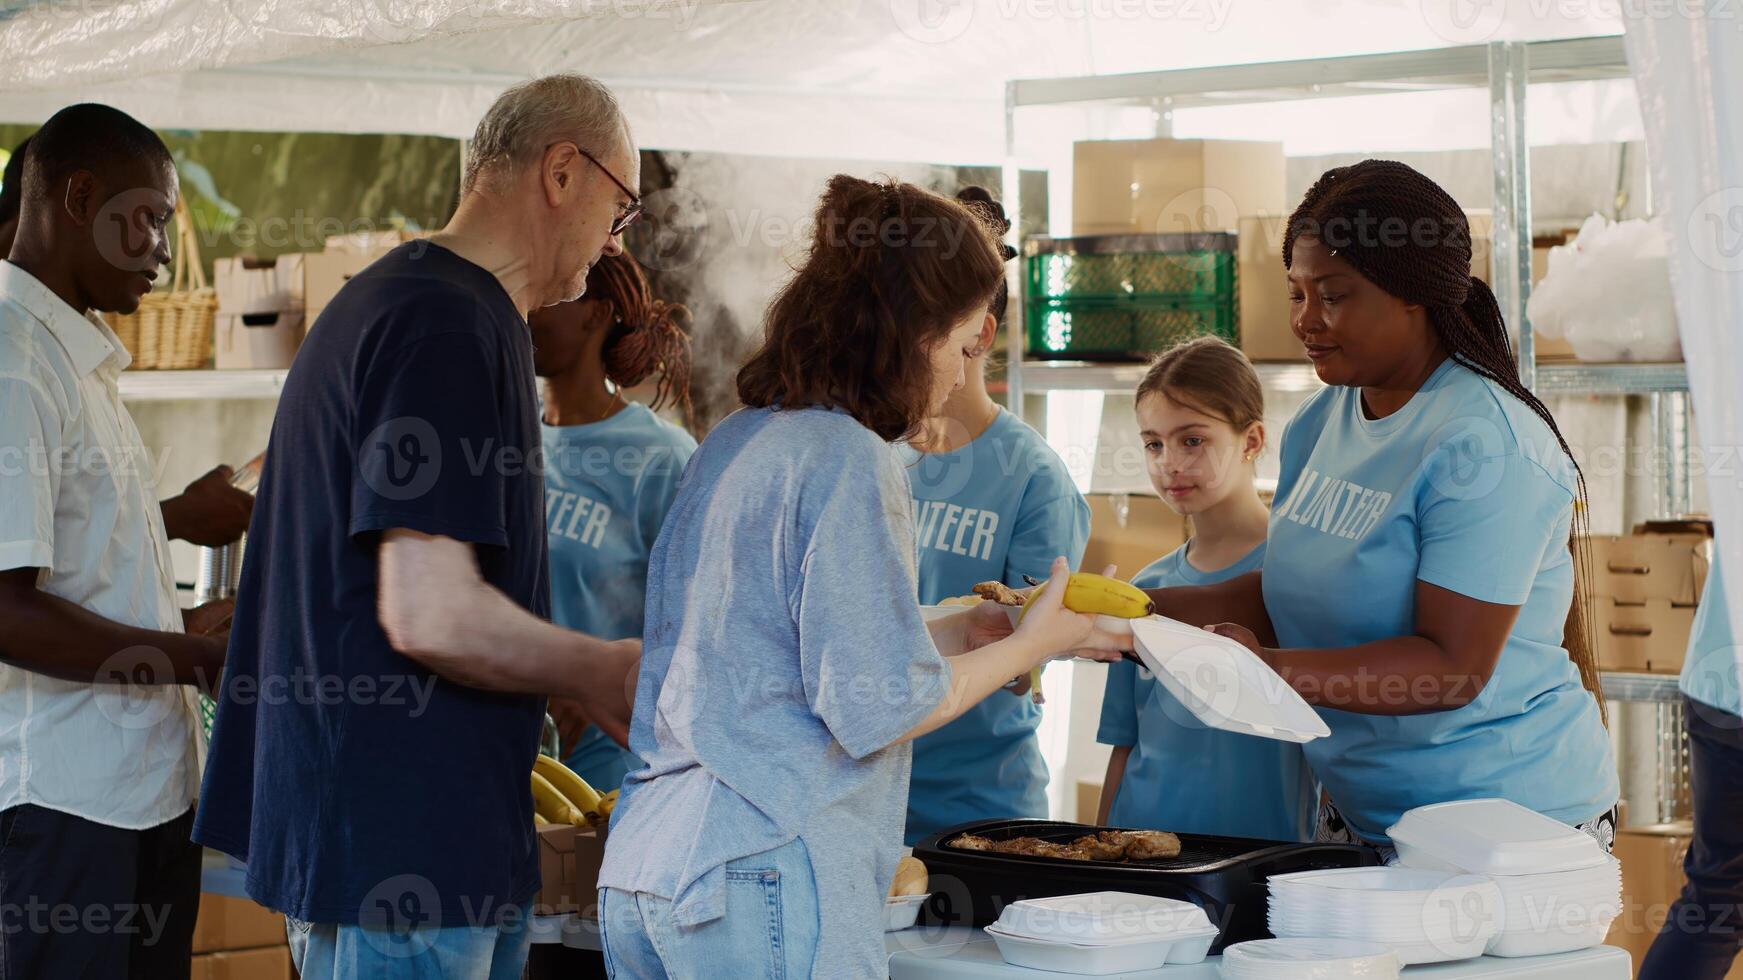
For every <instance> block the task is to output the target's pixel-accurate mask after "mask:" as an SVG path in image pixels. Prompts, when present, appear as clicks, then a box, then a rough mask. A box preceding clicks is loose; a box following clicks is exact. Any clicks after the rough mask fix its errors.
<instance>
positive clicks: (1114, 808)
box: [1096, 337, 1314, 840]
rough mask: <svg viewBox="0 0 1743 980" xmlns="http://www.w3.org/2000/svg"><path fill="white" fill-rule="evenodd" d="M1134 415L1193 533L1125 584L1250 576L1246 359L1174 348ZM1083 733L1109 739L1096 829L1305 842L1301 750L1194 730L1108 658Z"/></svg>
mask: <svg viewBox="0 0 1743 980" xmlns="http://www.w3.org/2000/svg"><path fill="white" fill-rule="evenodd" d="M1137 412H1138V430H1139V433H1140V435H1141V436H1142V438H1143V440H1144V455H1145V458H1146V459H1147V460H1148V463H1149V470H1150V482H1151V483H1152V484H1153V485H1154V486H1155V488H1156V493H1157V494H1158V495H1160V496H1161V498H1162V500H1163V501H1164V502H1166V503H1167V504H1168V506H1169V507H1170V508H1172V509H1173V510H1174V511H1175V513H1178V514H1183V515H1186V516H1189V517H1191V518H1192V524H1193V532H1194V533H1193V536H1192V539H1191V540H1190V541H1188V542H1187V543H1186V544H1183V545H1181V546H1180V547H1178V548H1176V549H1174V550H1173V551H1172V552H1170V553H1168V554H1167V555H1164V556H1163V557H1161V558H1158V559H1157V560H1156V561H1154V562H1152V563H1151V564H1150V565H1148V566H1146V567H1145V568H1144V570H1143V571H1141V572H1139V573H1138V574H1137V575H1134V576H1133V577H1132V584H1134V585H1136V586H1138V587H1139V588H1144V589H1160V588H1169V587H1171V586H1179V585H1214V584H1216V583H1218V582H1226V581H1228V580H1229V579H1232V578H1234V577H1236V576H1239V575H1245V574H1247V573H1248V572H1253V571H1257V570H1258V569H1259V567H1260V565H1261V563H1262V562H1263V561H1264V559H1265V531H1266V524H1267V523H1268V514H1267V511H1266V508H1265V503H1264V501H1262V500H1260V499H1259V492H1258V490H1257V489H1255V487H1254V486H1253V466H1254V461H1255V460H1256V459H1258V457H1259V454H1260V453H1261V452H1263V451H1264V449H1265V425H1264V421H1263V420H1264V417H1265V395H1264V389H1263V387H1261V385H1260V383H1259V376H1258V375H1257V374H1256V373H1254V371H1253V366H1252V365H1251V364H1249V363H1248V362H1247V358H1246V356H1245V355H1244V354H1242V353H1241V352H1240V351H1238V350H1236V349H1235V348H1233V347H1231V346H1229V345H1228V344H1227V343H1225V342H1223V341H1222V340H1220V339H1218V338H1216V337H1200V338H1198V339H1197V340H1190V341H1187V342H1185V343H1183V344H1179V345H1177V346H1176V347H1174V348H1172V349H1171V350H1169V351H1167V352H1166V353H1164V354H1162V355H1161V356H1160V357H1158V358H1157V359H1156V360H1155V361H1154V362H1153V363H1152V364H1151V365H1150V369H1149V370H1148V371H1146V372H1145V374H1144V377H1143V380H1141V381H1140V382H1139V383H1138V393H1137ZM1096 740H1097V741H1099V742H1102V743H1104V744H1107V745H1111V746H1113V747H1114V749H1113V754H1112V755H1111V756H1110V757H1109V759H1108V771H1107V778H1106V780H1105V781H1104V782H1103V784H1102V785H1103V789H1102V804H1101V812H1100V815H1099V816H1098V818H1097V823H1100V824H1103V825H1108V826H1115V827H1163V828H1167V829H1169V830H1172V831H1176V832H1180V833H1194V834H1221V835H1224V836H1229V837H1256V838H1261V839H1265V840H1311V839H1312V833H1313V828H1312V819H1313V813H1314V806H1313V779H1312V777H1311V776H1310V775H1309V773H1308V771H1307V765H1306V763H1305V762H1304V761H1303V759H1302V754H1301V747H1300V746H1299V745H1296V744H1294V743H1291V742H1279V741H1275V740H1273V739H1267V738H1259V737H1257V736H1254V735H1244V734H1240V733H1237V732H1224V731H1218V730H1216V729H1213V728H1209V727H1206V726H1205V725H1204V724H1203V723H1201V722H1200V721H1198V719H1196V718H1194V717H1193V716H1192V713H1191V712H1189V711H1187V710H1186V708H1185V706H1183V705H1182V704H1181V703H1180V702H1179V701H1177V700H1175V698H1174V697H1173V696H1172V695H1170V694H1169V693H1168V692H1167V691H1166V690H1165V689H1164V688H1163V687H1162V685H1161V684H1159V683H1158V682H1157V681H1156V678H1155V677H1154V676H1152V675H1151V673H1150V672H1149V671H1148V670H1146V669H1144V668H1143V667H1140V666H1138V665H1137V664H1134V663H1132V662H1130V661H1122V662H1120V663H1116V664H1111V665H1109V667H1108V679H1107V688H1106V692H1105V693H1104V694H1103V697H1102V709H1101V727H1100V729H1099V730H1098V731H1097V732H1096Z"/></svg>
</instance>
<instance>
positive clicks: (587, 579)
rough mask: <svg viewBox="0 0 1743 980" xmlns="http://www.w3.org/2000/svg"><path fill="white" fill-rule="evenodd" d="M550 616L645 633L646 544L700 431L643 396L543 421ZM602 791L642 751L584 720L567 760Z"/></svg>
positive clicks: (602, 631)
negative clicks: (597, 411)
mask: <svg viewBox="0 0 1743 980" xmlns="http://www.w3.org/2000/svg"><path fill="white" fill-rule="evenodd" d="M543 443H544V451H545V521H546V525H547V528H548V532H549V533H548V539H549V541H550V554H551V619H552V621H553V622H555V623H556V624H557V625H559V626H566V627H568V628H569V629H572V630H579V631H581V632H583V633H586V634H588V635H590V636H597V637H599V638H600V639H602V640H622V639H626V638H628V637H632V636H640V635H642V604H643V603H644V602H645V601H646V599H647V581H648V551H649V549H651V548H653V546H654V539H655V538H657V537H659V534H660V524H661V522H662V521H664V520H665V519H666V508H667V507H669V506H671V504H672V497H673V495H674V494H676V493H677V492H678V477H679V475H680V474H682V473H683V472H684V464H685V463H686V462H688V461H689V459H690V454H691V453H694V452H695V451H696V440H695V439H692V438H690V434H689V433H688V432H685V431H684V430H683V429H680V428H678V427H677V426H675V425H673V424H671V423H670V422H667V421H665V420H663V419H661V418H660V417H659V416H657V415H655V414H654V413H653V412H652V411H650V410H649V409H648V407H647V406H646V405H642V404H640V403H633V402H632V403H631V404H630V405H629V406H628V407H627V408H624V409H623V410H622V411H620V412H618V413H617V414H616V415H613V416H611V417H610V418H608V419H604V420H602V421H599V422H593V423H590V424H587V425H547V426H544V427H543ZM564 761H565V762H567V763H568V765H569V768H571V769H573V770H575V771H576V772H577V773H579V774H580V776H581V778H582V779H585V780H587V782H588V783H589V784H591V785H593V786H594V787H595V788H597V789H598V790H599V791H600V792H601V793H603V792H606V791H608V790H611V789H615V788H616V787H617V786H618V785H620V784H621V783H622V782H623V777H624V775H625V774H627V773H628V772H629V771H630V770H632V769H636V768H638V767H640V766H641V760H639V759H637V758H636V757H635V756H634V755H632V754H630V752H629V750H627V749H624V748H623V747H621V746H619V745H618V744H617V743H616V742H613V741H612V740H611V739H609V738H607V737H606V736H605V733H604V732H601V731H600V730H599V729H597V728H594V727H593V726H591V725H589V726H587V730H586V732H585V733H583V734H582V736H581V739H580V741H579V742H578V743H577V744H576V745H575V747H574V748H572V749H570V750H569V756H568V758H567V759H565V760H564Z"/></svg>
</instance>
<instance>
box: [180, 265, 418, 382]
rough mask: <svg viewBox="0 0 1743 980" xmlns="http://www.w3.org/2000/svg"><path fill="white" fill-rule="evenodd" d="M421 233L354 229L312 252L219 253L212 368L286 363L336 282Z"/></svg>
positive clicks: (275, 366) (277, 367) (281, 366)
mask: <svg viewBox="0 0 1743 980" xmlns="http://www.w3.org/2000/svg"><path fill="white" fill-rule="evenodd" d="M425 234H427V233H425V232H409V231H383V232H360V233H357V234H353V235H344V236H339V237H335V238H329V239H327V241H326V247H325V248H324V249H323V250H322V251H319V252H306V253H292V254H288V255H280V256H278V257H277V258H272V259H253V258H233V259H220V260H218V262H217V263H216V264H215V265H214V268H213V273H214V275H213V278H214V280H215V284H216V287H217V293H218V322H217V327H216V329H215V331H214V333H215V345H214V346H215V347H216V356H215V358H214V362H215V364H216V366H217V368H218V369H219V370H246V369H271V370H284V369H285V368H288V367H290V365H291V360H292V358H294V357H295V356H296V352H297V348H298V347H299V346H300V345H301V344H302V340H303V335H304V333H305V332H306V330H307V329H308V327H309V326H311V325H313V324H314V322H315V320H316V318H318V317H319V316H320V315H321V311H322V310H324V309H326V308H327V304H328V303H330V302H332V300H333V297H334V296H335V295H337V294H338V292H339V287H341V286H343V285H345V283H346V282H347V281H349V280H350V279H351V277H352V276H355V275H356V274H358V273H359V272H362V271H363V270H364V269H366V268H368V267H369V264H370V263H371V262H374V261H375V260H376V259H378V258H381V257H382V256H383V255H386V254H387V253H388V252H390V251H392V250H393V249H394V248H396V247H397V246H399V245H400V244H401V243H404V242H408V241H413V240H415V239H417V238H421V237H424V235H425Z"/></svg>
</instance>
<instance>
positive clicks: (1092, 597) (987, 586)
mask: <svg viewBox="0 0 1743 980" xmlns="http://www.w3.org/2000/svg"><path fill="white" fill-rule="evenodd" d="M1063 564H1064V560H1063V559H1060V560H1059V561H1058V562H1056V563H1055V566H1054V576H1053V578H1052V579H1050V580H1049V581H1048V582H1046V583H1034V584H1036V585H1039V586H1040V587H1039V588H1037V589H1036V590H1035V591H1034V592H1032V593H1030V594H1029V595H1028V596H1027V598H1026V599H1025V597H1024V596H1022V595H1021V594H1020V593H1016V592H1013V591H1012V590H1011V589H1009V588H1007V587H1005V586H1004V585H1003V584H1002V583H998V582H983V583H981V584H980V585H977V586H975V592H976V594H978V595H981V596H984V597H986V598H988V599H991V600H993V601H995V602H1000V603H1001V604H1005V605H1021V606H1022V607H1023V611H1022V612H1021V613H1019V614H1018V616H1017V624H1018V626H1019V627H1021V625H1022V623H1023V621H1024V619H1025V617H1027V616H1028V613H1029V610H1030V609H1032V608H1035V606H1036V605H1037V604H1038V603H1041V602H1042V601H1043V600H1042V597H1043V596H1044V595H1045V594H1046V593H1047V590H1048V589H1049V588H1050V587H1052V586H1053V583H1054V582H1058V581H1060V580H1061V578H1062V576H1061V574H1060V572H1061V571H1062V570H1063V568H1062V566H1063ZM1109 571H1112V569H1111V568H1110V569H1109ZM1063 581H1064V591H1063V595H1062V597H1061V600H1060V605H1062V606H1063V607H1064V608H1066V609H1069V610H1071V611H1072V612H1076V613H1083V614H1085V615H1092V616H1111V617H1113V618H1116V619H1139V618H1142V617H1144V616H1148V615H1150V614H1151V613H1152V612H1154V611H1155V606H1154V605H1153V604H1152V603H1151V602H1150V597H1149V596H1147V595H1145V594H1144V592H1143V590H1141V589H1138V588H1137V587H1135V586H1133V585H1131V584H1129V583H1126V582H1122V581H1120V580H1119V579H1116V578H1113V577H1111V576H1109V575H1096V574H1093V573H1091V572H1074V573H1070V574H1069V575H1066V576H1064V577H1063ZM1029 688H1030V690H1031V692H1032V695H1031V696H1032V697H1033V698H1034V699H1035V703H1036V704H1040V703H1042V701H1043V700H1044V699H1043V697H1042V694H1041V668H1040V667H1039V666H1037V667H1036V668H1035V669H1034V670H1032V671H1030V673H1029Z"/></svg>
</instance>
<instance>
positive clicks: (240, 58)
mask: <svg viewBox="0 0 1743 980" xmlns="http://www.w3.org/2000/svg"><path fill="white" fill-rule="evenodd" d="M9 4H10V6H9ZM1601 7H1602V5H1594V9H1597V8H1601ZM1514 8H1517V9H1514ZM1437 9H1438V0H1429V2H1428V3H1417V2H1415V0H1297V2H1291V3H1264V4H1253V3H1237V2H1235V0H425V2H420V0H361V2H349V3H348V2H344V0H34V2H32V0H0V119H5V120H8V121H18V122H29V121H36V120H40V119H42V118H45V117H46V116H47V115H48V114H49V113H51V112H52V111H54V109H56V108H58V107H60V106H62V105H66V104H68V103H70V102H75V101H81V100H98V101H104V102H108V103H110V104H113V105H117V106H119V107H121V108H124V109H127V110H128V111H131V112H134V113H135V114H137V115H139V116H140V118H142V119H144V120H145V121H146V122H148V123H149V124H151V125H154V126H158V127H162V128H206V129H219V128H222V129H270V130H311V131H336V132H410V133H428V134H434V135H443V136H451V137H465V136H467V135H470V133H471V130H472V127H473V126H474V125H475V123H476V121H477V119H478V117H479V115H480V114H481V113H482V111H483V110H484V108H485V107H486V106H487V105H489V103H490V100H491V99H492V98H494V97H495V96H496V94H498V93H499V92H500V91H501V90H502V89H503V88H505V87H506V86H508V85H511V84H513V83H514V82H516V81H519V80H521V79H524V78H527V77H531V76H534V75H538V74H543V73H546V72H550V71H558V70H574V71H584V72H587V73H588V74H592V75H595V76H597V77H599V78H602V79H604V80H605V81H607V82H608V83H609V84H611V85H612V86H613V88H614V89H616V90H617V91H618V93H619V95H620V96H621V97H622V99H623V101H624V104H625V108H626V110H627V112H628V113H629V116H630V119H631V123H632V125H633V127H634V128H635V130H636V135H637V138H638V140H639V142H641V144H642V145H644V146H656V147H661V148H667V149H693V150H711V151H718V152H737V153H756V154H766V155H781V156H821V157H833V158H842V157H854V158H862V159H888V160H897V159H909V160H914V159H921V160H930V161H936V162H950V163H987V162H991V161H994V160H997V159H999V158H1000V157H1001V156H1002V155H1003V153H1004V149H1005V147H1004V135H1003V125H1004V115H1003V84H1004V82H1005V80H1007V79H1010V78H1016V77H1038V76H1051V75H1077V74H1091V73H1111V72H1124V71H1139V70H1151V69H1156V68H1167V67H1185V66H1191V65H1207V64H1229V63H1241V62H1251V61H1264V60H1274V59H1282V58H1300V57H1313V56H1324V55H1332V54H1352V53H1363V52H1372V51H1389V50H1400V49H1405V48H1427V47H1438V46H1443V45H1447V44H1464V43H1479V42H1482V41H1485V40H1491V39H1494V38H1503V37H1504V38H1513V39H1529V38H1538V37H1545V36H1572V35H1580V34H1592V33H1604V32H1606V31H1614V30H1616V29H1617V26H1618V25H1617V23H1616V22H1615V21H1613V20H1605V19H1603V15H1602V12H1601V11H1599V12H1597V13H1591V14H1584V15H1580V16H1576V17H1567V16H1563V15H1561V14H1559V13H1557V12H1556V11H1551V12H1550V13H1549V14H1547V15H1546V14H1545V13H1544V12H1543V11H1542V10H1539V9H1537V8H1536V6H1535V5H1534V4H1533V2H1532V0H1517V2H1508V3H1498V4H1490V5H1488V6H1486V7H1485V8H1484V9H1485V10H1486V11H1493V12H1498V13H1499V14H1500V15H1501V16H1499V17H1491V16H1488V15H1485V17H1484V18H1480V19H1479V20H1478V21H1475V22H1466V21H1464V20H1459V19H1456V18H1455V19H1449V18H1448V17H1446V16H1440V15H1438V14H1437V13H1436V10H1437ZM1558 10H1559V8H1558Z"/></svg>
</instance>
